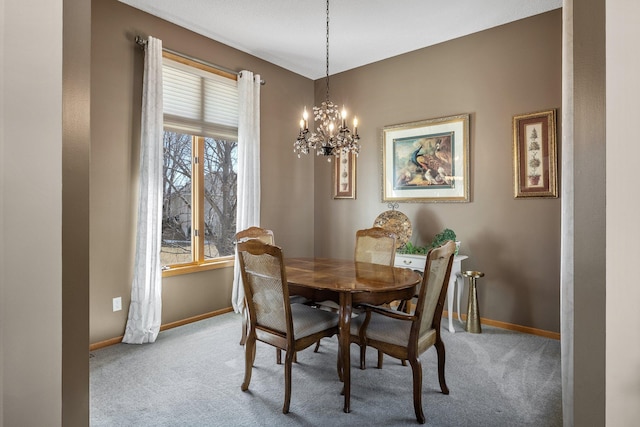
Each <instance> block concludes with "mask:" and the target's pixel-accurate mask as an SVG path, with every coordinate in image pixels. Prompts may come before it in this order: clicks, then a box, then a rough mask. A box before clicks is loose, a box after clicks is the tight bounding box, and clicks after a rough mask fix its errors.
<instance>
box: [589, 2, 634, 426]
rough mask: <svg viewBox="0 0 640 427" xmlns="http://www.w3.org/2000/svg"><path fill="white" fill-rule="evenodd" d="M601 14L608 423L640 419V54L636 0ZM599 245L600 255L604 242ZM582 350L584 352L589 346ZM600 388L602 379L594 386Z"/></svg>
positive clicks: (609, 7) (608, 5)
mask: <svg viewBox="0 0 640 427" xmlns="http://www.w3.org/2000/svg"><path fill="white" fill-rule="evenodd" d="M605 14H606V17H607V18H606V28H607V31H606V52H607V69H606V75H607V76H606V86H607V102H606V111H607V114H606V140H607V143H606V156H607V174H606V177H607V180H606V181H607V183H606V194H607V204H606V216H607V222H606V241H607V245H606V246H607V248H606V252H607V256H606V258H607V260H606V263H607V264H606V272H607V273H606V280H605V281H604V282H602V281H600V283H599V286H600V287H601V288H605V287H606V293H607V297H606V299H607V304H606V322H605V324H606V355H605V359H606V379H605V381H606V393H605V394H606V405H605V407H606V424H607V425H610V426H622V425H633V424H635V423H637V422H638V420H639V419H640V405H638V402H639V401H640V386H639V385H638V379H639V378H640V363H639V361H640V340H637V339H629V336H630V335H629V333H630V332H631V336H634V333H635V331H636V330H637V329H636V328H637V326H636V325H638V324H640V310H638V308H637V307H638V301H639V300H640V286H637V284H636V283H635V281H634V280H632V279H631V278H630V276H629V268H628V267H629V260H631V259H633V260H636V259H640V246H639V245H637V242H638V241H639V240H640V223H639V222H638V220H637V218H638V215H637V210H636V209H630V206H629V200H630V197H629V195H630V194H634V189H635V185H636V184H637V182H638V175H637V168H636V160H637V159H638V157H640V145H639V144H638V143H637V138H629V137H628V133H627V132H628V129H629V126H628V124H629V123H633V122H634V121H635V120H636V119H637V117H639V116H640V104H638V102H637V96H629V93H633V94H636V95H637V94H638V93H640V81H639V80H638V75H640V58H638V55H633V54H632V55H629V52H633V49H634V48H635V45H636V43H637V40H639V39H640V26H638V25H637V22H638V17H640V3H638V2H633V3H630V2H627V1H625V0H607V1H606V11H605ZM609 65H611V66H609ZM613 65H615V66H613ZM600 145H602V142H600ZM621 183H624V184H621ZM635 194H638V193H637V190H636V191H635ZM631 198H632V199H633V198H634V197H633V196H631ZM634 203H635V201H634ZM634 206H635V204H634ZM596 238H597V237H596ZM598 247H599V250H600V253H601V254H602V252H603V251H604V247H603V245H602V242H599V244H598ZM600 307H601V306H600ZM581 350H583V351H588V347H586V346H585V348H583V349H581ZM601 387H602V383H600V388H598V390H601Z"/></svg>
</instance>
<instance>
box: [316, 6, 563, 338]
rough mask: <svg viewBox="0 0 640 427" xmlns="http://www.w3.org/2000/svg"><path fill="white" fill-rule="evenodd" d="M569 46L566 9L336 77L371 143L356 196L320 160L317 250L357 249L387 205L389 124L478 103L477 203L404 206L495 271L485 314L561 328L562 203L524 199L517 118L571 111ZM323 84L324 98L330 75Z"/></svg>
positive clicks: (474, 147)
mask: <svg viewBox="0 0 640 427" xmlns="http://www.w3.org/2000/svg"><path fill="white" fill-rule="evenodd" d="M561 49H562V13H561V10H555V11H552V12H549V13H545V14H542V15H538V16H534V17H532V18H529V19H525V20H522V21H518V22H514V23H511V24H508V25H504V26H501V27H497V28H493V29H490V30H487V31H483V32H481V33H477V34H473V35H470V36H467V37H463V38H460V39H457V40H453V41H450V42H447V43H442V44H440V45H437V46H434V47H429V48H426V49H422V50H418V51H415V52H412V53H408V54H405V55H401V56H398V57H395V58H392V59H388V60H385V61H381V62H378V63H375V64H371V65H368V66H365V67H361V68H359V69H356V70H352V71H349V72H345V73H342V74H339V75H336V76H333V77H331V93H332V96H331V97H332V98H333V101H334V102H336V103H338V104H342V103H344V104H345V106H346V107H348V108H349V110H350V111H352V112H354V113H356V114H357V115H358V118H359V122H360V124H359V133H360V136H361V138H362V139H361V143H362V149H361V154H360V156H359V158H358V172H357V199H356V200H332V198H331V166H330V165H327V164H324V163H318V164H317V165H316V176H315V188H316V192H315V207H316V221H315V227H316V233H315V235H316V239H315V254H316V255H319V256H329V255H331V256H341V257H349V256H351V254H352V253H353V239H352V236H353V234H354V233H355V230H356V229H358V228H364V227H370V226H371V225H372V224H373V221H374V219H375V218H376V216H377V215H378V214H380V213H381V212H383V211H386V210H388V207H387V204H386V203H383V202H382V201H381V200H382V196H381V174H382V163H381V162H382V160H381V150H382V140H381V133H382V128H383V127H384V126H387V125H393V124H399V123H405V122H412V121H417V120H423V119H428V118H436V117H443V116H448V115H455V114H461V113H469V114H470V115H471V132H470V136H471V138H470V156H471V163H470V169H471V200H470V202H469V203H401V204H400V207H399V210H400V211H402V212H404V213H406V214H407V216H409V218H410V219H411V221H412V223H413V226H414V243H422V244H424V243H428V242H429V241H430V240H431V238H432V237H433V236H434V235H435V234H436V233H437V232H439V231H440V230H442V229H443V228H445V227H448V228H451V229H453V230H455V231H456V233H457V235H458V238H459V239H460V240H461V241H462V248H461V253H464V254H467V255H469V259H468V260H466V261H464V262H463V264H462V266H463V268H466V269H478V270H481V271H483V272H484V273H485V274H486V276H485V277H484V278H483V279H481V280H479V282H478V283H479V289H478V293H479V300H480V314H481V316H483V317H487V318H490V319H494V320H499V321H504V322H509V323H515V324H519V325H525V326H530V327H534V328H540V329H543V330H548V331H554V332H558V331H559V327H560V323H559V322H560V320H559V306H560V299H559V283H560V282H559V280H560V202H561V201H560V199H559V198H558V199H514V197H513V172H512V164H513V157H512V156H513V154H512V117H513V116H514V115H516V114H522V113H528V112H534V111H540V110H546V109H551V108H558V109H560V107H561V103H562V98H561V76H562V74H561V73H562V69H561V65H562V64H561V62H562V51H561ZM315 90H316V99H323V97H324V90H325V87H324V81H322V80H318V81H317V82H316V86H315ZM558 113H560V111H558ZM560 134H561V128H560V126H558V135H560ZM560 144H561V141H560V140H559V138H558V145H559V146H560ZM560 173H561V171H560Z"/></svg>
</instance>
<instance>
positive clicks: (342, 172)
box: [333, 153, 357, 199]
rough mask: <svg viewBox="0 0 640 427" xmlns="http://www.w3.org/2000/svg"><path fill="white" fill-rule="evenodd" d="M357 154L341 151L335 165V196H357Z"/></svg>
mask: <svg viewBox="0 0 640 427" xmlns="http://www.w3.org/2000/svg"><path fill="white" fill-rule="evenodd" d="M356 159H357V157H356V155H355V154H353V153H340V155H339V156H337V157H336V158H335V161H334V166H333V198H334V199H355V198H356Z"/></svg>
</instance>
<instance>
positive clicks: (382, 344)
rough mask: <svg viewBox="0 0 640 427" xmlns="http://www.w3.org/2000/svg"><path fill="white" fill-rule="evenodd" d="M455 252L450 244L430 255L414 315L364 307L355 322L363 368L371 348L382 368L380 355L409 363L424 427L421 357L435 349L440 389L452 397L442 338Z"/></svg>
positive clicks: (354, 337) (353, 327)
mask: <svg viewBox="0 0 640 427" xmlns="http://www.w3.org/2000/svg"><path fill="white" fill-rule="evenodd" d="M455 249H456V245H455V243H454V242H452V241H449V242H447V243H445V244H443V245H442V246H440V247H438V248H435V249H432V250H431V251H429V253H428V254H427V263H426V266H425V270H424V274H423V275H422V284H421V286H420V291H419V293H418V300H417V303H416V308H415V311H414V312H413V314H407V313H404V312H401V311H397V310H391V309H387V308H384V307H379V306H372V305H368V304H363V308H364V310H365V315H361V316H358V317H355V318H354V319H352V321H351V339H352V341H355V342H357V343H358V344H359V345H360V368H361V369H364V368H365V361H366V349H367V346H368V347H373V348H376V349H377V350H378V352H379V357H378V368H381V367H382V358H381V357H380V354H383V353H384V354H388V355H389V356H391V357H395V358H398V359H400V360H408V361H409V364H410V365H411V370H412V372H413V406H414V410H415V414H416V418H417V420H418V422H419V423H420V424H424V422H425V417H424V413H423V411H422V364H421V362H420V357H419V356H420V354H422V353H424V352H425V351H426V350H427V349H429V348H430V347H431V346H435V348H436V352H437V357H438V380H439V382H440V389H441V390H442V393H443V394H449V388H448V387H447V384H446V382H445V377H444V364H445V348H444V343H443V342H442V338H441V336H440V321H441V319H442V310H443V307H444V299H445V297H446V295H447V286H448V284H449V276H450V275H451V265H452V264H453V256H454V252H455Z"/></svg>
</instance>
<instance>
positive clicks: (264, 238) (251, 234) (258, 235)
mask: <svg viewBox="0 0 640 427" xmlns="http://www.w3.org/2000/svg"><path fill="white" fill-rule="evenodd" d="M250 239H257V240H260V241H261V242H262V243H266V244H268V245H275V239H274V237H273V231H271V230H267V229H266V228H261V227H255V226H253V227H249V228H246V229H244V230H241V231H238V232H237V233H236V236H235V243H236V244H238V243H239V242H242V241H245V240H250ZM246 306H247V304H246V301H245V309H244V312H243V313H242V334H241V336H240V345H244V343H245V341H246V340H247V327H248V321H249V319H248V315H249V314H248V312H247V308H246ZM278 362H280V359H279V358H278Z"/></svg>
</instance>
